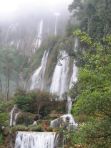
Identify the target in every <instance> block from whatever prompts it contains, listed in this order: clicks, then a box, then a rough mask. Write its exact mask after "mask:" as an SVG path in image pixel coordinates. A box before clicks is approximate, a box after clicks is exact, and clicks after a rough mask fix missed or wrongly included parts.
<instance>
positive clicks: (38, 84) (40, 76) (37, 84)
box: [30, 51, 49, 90]
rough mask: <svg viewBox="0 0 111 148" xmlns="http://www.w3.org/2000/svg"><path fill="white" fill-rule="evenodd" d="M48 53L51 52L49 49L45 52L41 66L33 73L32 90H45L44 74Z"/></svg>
mask: <svg viewBox="0 0 111 148" xmlns="http://www.w3.org/2000/svg"><path fill="white" fill-rule="evenodd" d="M48 54H49V53H48V52H47V51H45V52H44V55H43V58H42V61H41V65H40V67H39V68H38V69H37V70H36V71H35V72H34V74H33V75H32V78H31V86H30V90H34V89H40V90H43V88H44V75H45V69H46V64H47V59H48Z"/></svg>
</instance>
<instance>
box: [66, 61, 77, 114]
mask: <svg viewBox="0 0 111 148" xmlns="http://www.w3.org/2000/svg"><path fill="white" fill-rule="evenodd" d="M77 72H78V69H77V66H76V65H75V61H74V64H73V73H72V76H71V80H70V84H69V89H71V87H72V86H73V84H74V83H76V82H77ZM71 109H72V99H71V98H70V97H69V96H68V98H67V110H68V114H70V113H71Z"/></svg>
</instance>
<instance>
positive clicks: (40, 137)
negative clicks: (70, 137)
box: [15, 132, 57, 148]
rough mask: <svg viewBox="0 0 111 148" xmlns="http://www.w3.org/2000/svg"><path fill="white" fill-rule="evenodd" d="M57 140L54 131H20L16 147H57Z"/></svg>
mask: <svg viewBox="0 0 111 148" xmlns="http://www.w3.org/2000/svg"><path fill="white" fill-rule="evenodd" d="M56 140H57V139H56V133H54V132H18V133H17V136H16V141H15V148H55V147H56V142H57V141H56Z"/></svg>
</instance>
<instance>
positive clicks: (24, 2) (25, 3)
mask: <svg viewBox="0 0 111 148" xmlns="http://www.w3.org/2000/svg"><path fill="white" fill-rule="evenodd" d="M71 2H72V0H0V15H7V14H8V15H12V14H14V13H15V12H16V11H18V10H19V9H20V8H21V7H24V8H26V9H27V7H32V8H33V6H34V7H38V6H39V7H46V8H51V9H55V8H57V7H58V6H60V5H61V6H62V5H63V6H64V7H66V8H67V6H68V4H70V3H71Z"/></svg>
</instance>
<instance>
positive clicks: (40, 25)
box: [36, 20, 43, 48]
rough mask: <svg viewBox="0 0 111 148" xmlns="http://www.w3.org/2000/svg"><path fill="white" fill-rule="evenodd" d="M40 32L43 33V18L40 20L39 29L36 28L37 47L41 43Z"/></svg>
mask: <svg viewBox="0 0 111 148" xmlns="http://www.w3.org/2000/svg"><path fill="white" fill-rule="evenodd" d="M42 33H43V20H41V21H40V23H39V30H38V36H37V40H36V43H37V47H38V48H39V47H40V45H41V43H42Z"/></svg>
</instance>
